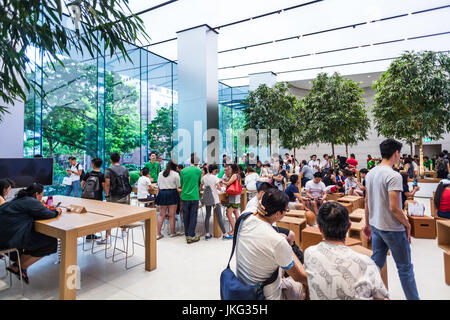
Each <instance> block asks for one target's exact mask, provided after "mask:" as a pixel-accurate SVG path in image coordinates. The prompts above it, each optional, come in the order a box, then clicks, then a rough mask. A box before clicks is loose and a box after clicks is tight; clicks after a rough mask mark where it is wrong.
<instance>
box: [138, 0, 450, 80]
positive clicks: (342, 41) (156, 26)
mask: <svg viewBox="0 0 450 320" xmlns="http://www.w3.org/2000/svg"><path fill="white" fill-rule="evenodd" d="M164 2H166V1H160V0H158V1H142V0H130V3H129V5H130V8H131V9H132V11H133V12H139V11H142V10H144V9H146V8H150V7H153V6H155V5H158V4H161V3H164ZM306 2H310V1H300V0H277V1H271V0H245V1H243V0H179V1H176V2H173V3H171V4H168V5H166V6H163V7H160V8H158V9H156V10H153V11H150V12H147V13H144V14H142V15H140V17H141V18H142V19H143V20H144V22H145V26H146V29H147V32H148V34H149V35H150V37H151V39H152V42H151V43H156V42H159V41H163V40H166V39H170V38H175V37H176V32H177V31H180V30H183V29H187V28H190V27H194V26H198V25H202V24H208V25H210V26H211V27H217V26H220V25H223V24H227V23H230V22H234V21H238V20H241V19H246V18H250V17H254V16H257V15H261V14H264V13H268V12H272V11H275V10H280V9H283V8H288V7H291V6H295V5H299V4H301V3H306ZM449 4H450V3H449V1H448V0H427V1H423V0H395V1H392V0H365V1H361V0H325V1H322V2H318V3H314V4H311V5H307V6H304V7H300V8H297V9H293V10H289V11H285V12H281V13H279V14H275V15H270V16H267V17H263V18H259V19H254V20H251V21H249V22H244V23H240V24H236V25H233V26H230V27H226V28H221V29H220V30H218V32H219V37H218V50H219V51H223V50H228V49H231V48H236V47H243V46H248V45H252V44H257V43H260V42H267V41H274V40H277V39H282V38H287V37H293V36H298V35H302V34H307V33H311V32H317V31H321V30H326V29H331V28H337V27H342V26H346V25H351V24H355V23H361V22H367V21H372V20H377V19H381V18H386V17H392V16H395V15H400V14H405V13H411V12H416V11H420V10H426V9H431V8H435V7H440V6H445V5H449ZM449 31H450V7H449V8H444V9H441V10H435V11H429V12H425V13H420V14H413V15H408V16H406V17H400V18H397V19H390V20H386V21H381V22H375V23H369V24H364V25H361V26H357V27H356V28H347V29H343V30H337V31H331V32H326V33H321V34H317V35H312V36H307V37H301V38H299V39H294V40H289V41H283V42H275V43H271V44H268V45H263V46H257V47H252V48H247V49H242V50H237V51H232V52H226V53H219V55H218V62H219V71H218V74H219V80H222V81H223V82H224V83H226V84H228V85H231V86H239V85H246V84H248V74H250V73H257V72H263V71H273V72H275V73H277V74H278V77H277V80H278V81H297V80H302V79H312V78H315V76H316V75H317V74H318V73H319V72H329V73H332V72H334V71H338V72H340V73H341V74H347V75H348V74H366V73H372V72H380V71H384V70H386V69H387V67H388V65H389V63H390V61H391V60H384V61H378V62H367V61H369V60H377V59H386V58H392V57H396V56H399V55H400V54H401V53H402V52H403V51H405V50H415V51H419V50H435V51H447V50H450V33H447V34H445V35H440V36H435V37H428V38H421V39H416V40H406V41H400V42H395V43H389V44H384V45H372V46H370V45H371V44H375V43H378V42H384V41H392V40H400V39H405V38H412V37H417V36H423V35H429V34H434V33H442V32H449ZM364 45H369V46H367V47H362V48H360V46H364ZM347 47H357V48H355V49H350V50H342V51H337V52H332V53H323V54H315V55H309V56H305V57H299V58H292V57H294V56H298V55H306V54H312V53H319V52H322V51H328V50H335V49H342V48H347ZM148 49H149V50H150V51H152V52H155V53H157V54H159V55H161V56H163V57H166V58H168V59H171V60H177V42H176V41H171V42H166V43H162V44H159V45H155V46H150V47H149V48H148ZM279 58H287V59H285V60H279V61H274V62H269V63H259V64H252V65H247V66H239V67H234V68H225V67H230V66H236V65H241V64H248V63H254V62H258V61H265V60H272V59H279ZM363 61H366V62H365V63H356V62H363ZM349 63H352V64H351V65H346V66H343V65H342V64H349ZM336 65H337V66H336ZM330 66H334V67H330ZM321 67H322V68H321ZM305 69H308V70H305ZM292 70H299V71H295V72H291V71H292ZM235 78H237V79H235Z"/></svg>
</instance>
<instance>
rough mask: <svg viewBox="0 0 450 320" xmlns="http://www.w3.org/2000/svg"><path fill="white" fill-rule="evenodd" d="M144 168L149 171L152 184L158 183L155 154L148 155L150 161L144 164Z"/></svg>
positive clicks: (157, 165) (157, 164)
mask: <svg viewBox="0 0 450 320" xmlns="http://www.w3.org/2000/svg"><path fill="white" fill-rule="evenodd" d="M145 167H147V168H148V169H149V170H150V177H151V178H152V182H158V175H159V171H160V169H159V163H158V162H156V153H154V152H152V153H150V161H149V162H147V163H146V164H145Z"/></svg>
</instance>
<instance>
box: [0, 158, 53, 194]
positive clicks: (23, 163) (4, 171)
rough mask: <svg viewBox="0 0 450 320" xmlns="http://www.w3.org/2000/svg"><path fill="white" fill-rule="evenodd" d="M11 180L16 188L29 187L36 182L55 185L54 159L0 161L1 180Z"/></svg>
mask: <svg viewBox="0 0 450 320" xmlns="http://www.w3.org/2000/svg"><path fill="white" fill-rule="evenodd" d="M5 178H8V179H11V180H12V181H14V184H15V188H23V187H28V186H29V185H31V184H33V183H34V182H37V183H40V184H42V185H44V186H50V185H52V184H53V158H26V159H0V179H5Z"/></svg>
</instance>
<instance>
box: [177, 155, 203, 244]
mask: <svg viewBox="0 0 450 320" xmlns="http://www.w3.org/2000/svg"><path fill="white" fill-rule="evenodd" d="M199 162H200V159H198V158H197V157H195V156H194V154H191V165H190V166H189V167H186V168H184V169H183V170H181V172H180V183H181V201H182V205H183V220H184V234H185V236H186V241H187V243H194V242H197V241H199V240H200V238H199V237H197V236H195V227H196V226H197V213H198V202H199V200H200V183H201V179H202V170H201V169H200V168H198V167H197V166H196V165H197V164H198V163H199Z"/></svg>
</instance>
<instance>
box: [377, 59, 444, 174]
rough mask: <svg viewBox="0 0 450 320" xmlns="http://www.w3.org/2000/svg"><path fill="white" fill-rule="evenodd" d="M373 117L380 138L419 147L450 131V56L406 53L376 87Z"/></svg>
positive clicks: (393, 64) (391, 66)
mask: <svg viewBox="0 0 450 320" xmlns="http://www.w3.org/2000/svg"><path fill="white" fill-rule="evenodd" d="M373 88H374V89H375V90H376V91H377V94H376V95H375V104H374V105H373V109H372V113H373V116H374V120H375V129H376V130H377V131H378V134H382V135H384V136H387V137H394V138H397V139H401V140H406V141H408V142H410V143H419V146H420V164H421V166H420V167H421V172H423V159H422V158H423V156H422V153H423V152H422V141H423V139H424V138H431V139H432V140H439V139H442V135H443V134H444V133H445V132H449V131H450V56H449V54H448V53H437V52H432V51H424V52H418V53H415V52H410V51H407V52H405V53H404V54H403V55H402V56H401V57H399V58H397V59H395V60H394V61H393V62H392V63H391V65H390V66H389V68H388V70H387V71H386V72H384V73H383V74H382V75H381V77H380V78H379V79H378V80H377V81H376V82H375V83H374V85H373Z"/></svg>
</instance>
